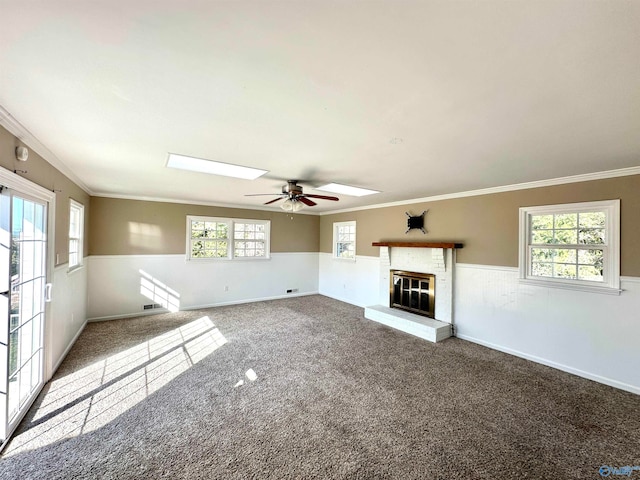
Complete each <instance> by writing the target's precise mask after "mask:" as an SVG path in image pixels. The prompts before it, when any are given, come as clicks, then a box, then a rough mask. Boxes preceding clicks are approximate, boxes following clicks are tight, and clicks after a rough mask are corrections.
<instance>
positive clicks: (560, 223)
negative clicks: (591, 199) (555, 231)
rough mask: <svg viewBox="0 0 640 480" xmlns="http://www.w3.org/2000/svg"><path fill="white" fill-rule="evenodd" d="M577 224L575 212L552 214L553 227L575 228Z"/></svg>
mask: <svg viewBox="0 0 640 480" xmlns="http://www.w3.org/2000/svg"><path fill="white" fill-rule="evenodd" d="M577 226H578V214H577V213H562V214H559V215H555V216H554V227H555V228H576V227H577Z"/></svg>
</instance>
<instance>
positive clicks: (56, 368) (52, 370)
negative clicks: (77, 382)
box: [45, 320, 87, 383]
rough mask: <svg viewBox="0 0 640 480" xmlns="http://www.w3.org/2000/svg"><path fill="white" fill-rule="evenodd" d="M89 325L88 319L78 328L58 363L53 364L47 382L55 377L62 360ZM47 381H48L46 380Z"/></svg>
mask: <svg viewBox="0 0 640 480" xmlns="http://www.w3.org/2000/svg"><path fill="white" fill-rule="evenodd" d="M86 326H87V320H85V321H84V323H83V324H82V327H80V328H79V329H78V332H77V333H76V334H75V335H74V336H73V338H72V339H71V341H70V342H69V345H67V348H65V349H64V352H62V355H60V358H59V359H58V361H57V362H56V364H55V365H54V366H53V368H52V369H51V372H49V373H50V375H49V378H47V382H48V381H49V380H51V379H52V378H53V375H54V374H55V373H56V371H57V370H58V368H59V367H60V365H61V364H62V361H63V360H64V359H65V357H66V356H67V354H68V353H69V351H70V350H71V347H73V346H74V345H75V343H76V341H77V340H78V338H79V337H80V334H81V333H82V332H83V331H84V328H85V327H86ZM45 383H46V382H45Z"/></svg>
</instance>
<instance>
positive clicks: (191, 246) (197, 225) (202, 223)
mask: <svg viewBox="0 0 640 480" xmlns="http://www.w3.org/2000/svg"><path fill="white" fill-rule="evenodd" d="M270 226H271V222H269V221H268V220H244V219H235V218H214V217H196V216H191V215H189V216H187V246H188V251H187V260H200V259H216V258H217V259H227V260H234V259H265V258H269V235H270Z"/></svg>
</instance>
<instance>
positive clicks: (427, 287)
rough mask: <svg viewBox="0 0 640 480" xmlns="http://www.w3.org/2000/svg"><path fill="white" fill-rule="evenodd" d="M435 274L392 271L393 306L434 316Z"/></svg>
mask: <svg viewBox="0 0 640 480" xmlns="http://www.w3.org/2000/svg"><path fill="white" fill-rule="evenodd" d="M435 282H436V277H435V275H431V274H427V273H416V272H404V271H399V270H393V271H392V272H391V292H390V293H391V298H390V300H391V302H390V303H391V306H392V307H394V308H400V309H402V310H407V311H409V312H413V313H417V314H419V315H424V316H427V317H431V318H433V317H434V315H435Z"/></svg>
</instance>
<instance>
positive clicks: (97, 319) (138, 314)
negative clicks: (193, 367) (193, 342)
mask: <svg viewBox="0 0 640 480" xmlns="http://www.w3.org/2000/svg"><path fill="white" fill-rule="evenodd" d="M309 295H318V292H317V291H315V292H302V293H287V294H285V295H274V296H271V297H262V298H249V299H246V300H235V301H232V302H217V303H208V304H203V305H190V306H188V307H181V308H180V311H181V312H182V311H185V310H187V311H188V310H200V309H203V308H215V307H224V306H227V305H242V304H245V303H256V302H266V301H269V300H280V299H283V298H290V297H307V296H309ZM160 313H169V310H167V309H165V308H154V309H153V311H152V312H136V313H125V314H122V315H107V316H105V317H93V318H89V319H87V322H103V321H108V320H120V319H125V318H134V317H144V316H147V315H156V314H160Z"/></svg>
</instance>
